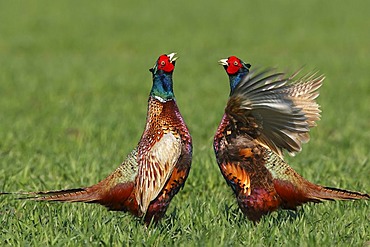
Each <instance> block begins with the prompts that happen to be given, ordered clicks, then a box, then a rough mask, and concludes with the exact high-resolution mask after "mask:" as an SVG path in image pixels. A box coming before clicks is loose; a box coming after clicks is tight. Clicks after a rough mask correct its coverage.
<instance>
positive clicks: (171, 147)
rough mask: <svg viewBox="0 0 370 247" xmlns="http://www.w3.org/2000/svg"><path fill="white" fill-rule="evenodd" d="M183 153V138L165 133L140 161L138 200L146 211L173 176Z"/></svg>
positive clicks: (137, 182) (137, 188)
mask: <svg viewBox="0 0 370 247" xmlns="http://www.w3.org/2000/svg"><path fill="white" fill-rule="evenodd" d="M180 154H181V140H180V137H176V136H175V135H173V134H172V133H171V132H169V133H167V134H164V135H163V136H162V138H161V139H160V140H159V141H158V142H157V143H156V144H154V145H153V147H152V148H151V149H150V151H149V152H148V154H147V155H145V157H142V159H141V160H140V161H139V162H140V164H139V174H138V176H137V179H136V193H135V194H136V200H137V202H138V205H139V206H140V209H141V211H142V212H143V213H145V212H146V210H147V209H148V206H149V204H150V202H151V201H153V200H154V199H155V198H156V197H157V196H158V194H159V192H160V191H161V190H162V188H163V187H164V185H165V184H166V182H167V180H168V179H169V177H170V176H171V174H172V172H173V169H174V167H175V165H176V163H177V161H178V159H179V157H180Z"/></svg>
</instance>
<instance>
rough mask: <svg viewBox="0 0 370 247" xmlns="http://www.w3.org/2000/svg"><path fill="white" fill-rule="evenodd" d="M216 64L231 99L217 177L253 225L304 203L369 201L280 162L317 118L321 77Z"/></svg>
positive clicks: (217, 145)
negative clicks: (222, 72) (309, 178)
mask: <svg viewBox="0 0 370 247" xmlns="http://www.w3.org/2000/svg"><path fill="white" fill-rule="evenodd" d="M219 63H220V64H221V65H222V66H223V67H224V68H225V70H226V72H227V74H228V76H229V81H230V97H229V99H228V102H227V106H226V108H225V113H224V115H223V117H222V120H221V123H220V125H219V127H218V129H217V132H216V134H215V136H214V143H213V147H214V152H215V154H216V159H217V163H218V165H219V168H220V170H221V173H222V175H223V177H224V178H225V180H226V182H227V184H228V185H229V186H230V187H231V188H232V190H233V192H234V194H235V196H236V199H237V202H238V205H239V208H240V209H241V211H242V212H243V213H244V214H245V215H246V216H247V218H248V219H249V220H251V221H254V222H258V221H259V220H260V219H261V217H262V216H263V215H266V214H268V213H270V212H272V211H275V210H278V209H290V210H295V209H296V208H297V207H298V206H301V205H302V204H304V203H308V202H314V203H318V202H322V201H323V200H350V199H369V198H370V196H369V195H368V194H362V193H359V192H351V191H347V190H342V189H336V188H329V187H323V186H320V185H316V184H313V183H311V182H309V181H307V180H306V179H304V178H303V177H302V176H300V175H299V174H298V173H297V172H296V171H294V170H293V169H292V168H291V167H290V166H289V165H288V164H287V163H286V162H285V161H284V155H283V151H284V150H286V151H288V152H289V153H290V154H294V153H297V152H299V151H301V148H302V143H306V142H308V141H309V133H308V132H309V130H310V128H312V127H314V126H315V125H316V121H317V120H319V118H320V110H319V105H318V104H317V103H316V101H315V99H316V98H317V97H318V95H319V93H318V92H317V90H318V88H319V87H320V86H321V84H322V81H323V80H324V76H322V75H319V76H317V75H316V73H308V74H306V75H303V76H300V77H298V74H299V72H297V73H295V74H293V75H292V76H290V77H287V76H286V74H285V73H275V72H273V71H271V70H266V71H260V72H259V71H255V70H253V71H250V70H249V69H250V67H251V65H250V64H246V63H244V62H243V61H242V60H240V59H239V58H237V57H235V56H231V57H229V58H228V59H222V60H220V61H219Z"/></svg>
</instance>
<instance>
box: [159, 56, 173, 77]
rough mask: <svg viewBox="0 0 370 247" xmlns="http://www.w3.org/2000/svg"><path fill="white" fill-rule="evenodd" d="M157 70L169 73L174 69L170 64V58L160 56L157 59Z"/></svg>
mask: <svg viewBox="0 0 370 247" xmlns="http://www.w3.org/2000/svg"><path fill="white" fill-rule="evenodd" d="M157 69H158V70H163V71H164V72H167V73H170V72H172V71H173V70H174V69H175V66H174V65H173V64H172V63H171V61H170V58H169V57H168V56H167V55H162V56H160V57H159V58H158V61H157Z"/></svg>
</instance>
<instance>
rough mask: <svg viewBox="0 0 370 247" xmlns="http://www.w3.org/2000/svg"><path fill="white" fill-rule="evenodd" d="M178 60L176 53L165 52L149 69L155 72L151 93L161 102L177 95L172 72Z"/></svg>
mask: <svg viewBox="0 0 370 247" xmlns="http://www.w3.org/2000/svg"><path fill="white" fill-rule="evenodd" d="M176 60H177V57H176V53H171V54H168V55H166V54H163V55H161V56H160V57H159V58H158V60H157V62H156V63H155V64H154V66H153V68H151V69H149V71H150V72H152V74H153V86H152V90H151V91H150V95H151V96H153V97H155V98H156V99H158V100H159V101H161V102H165V101H168V100H172V99H173V98H174V97H175V95H174V93H173V82H172V74H173V71H174V69H175V62H176Z"/></svg>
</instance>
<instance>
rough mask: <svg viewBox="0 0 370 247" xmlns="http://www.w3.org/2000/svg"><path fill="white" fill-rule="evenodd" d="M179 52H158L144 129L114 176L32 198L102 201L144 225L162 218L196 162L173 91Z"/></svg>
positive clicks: (38, 194) (88, 201)
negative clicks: (87, 184) (141, 221)
mask: <svg viewBox="0 0 370 247" xmlns="http://www.w3.org/2000/svg"><path fill="white" fill-rule="evenodd" d="M175 55H176V54H175V53H171V54H169V55H162V56H160V57H159V58H158V60H157V62H156V64H155V65H154V67H153V68H151V69H150V71H151V73H152V75H153V85H152V89H151V91H150V96H149V100H148V111H147V119H146V120H147V121H146V126H145V130H144V132H143V134H142V137H141V139H140V141H139V143H138V145H137V147H136V148H135V149H134V150H133V151H132V152H131V153H130V154H129V155H128V157H127V158H126V160H125V161H124V162H123V163H122V164H121V165H120V166H119V167H118V168H117V169H116V170H115V171H114V172H113V173H112V174H111V175H109V176H108V177H107V178H105V179H104V180H102V181H101V182H99V183H97V184H96V185H92V186H90V187H85V188H78V189H69V190H59V191H46V192H31V193H27V194H29V195H31V197H28V199H33V200H39V201H62V202H86V203H98V204H101V205H104V206H106V207H107V208H108V209H109V210H114V211H124V212H127V211H128V212H130V213H131V214H133V215H135V216H138V217H143V218H144V221H145V223H146V224H149V223H150V222H151V221H153V222H157V221H158V220H160V219H161V218H162V217H163V216H164V214H165V212H166V210H167V208H168V206H169V203H170V201H171V199H172V198H173V197H174V196H175V195H176V194H177V193H178V192H179V190H180V188H182V187H183V186H184V183H185V180H186V178H187V176H188V173H189V170H190V166H191V160H192V140H191V136H190V134H189V131H188V128H187V127H186V125H185V122H184V120H183V118H182V116H181V114H180V111H179V108H178V107H177V104H176V100H175V96H174V92H173V81H172V74H173V71H174V68H175V61H176V59H177V58H176V57H175Z"/></svg>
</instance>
